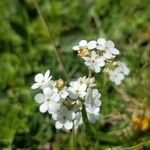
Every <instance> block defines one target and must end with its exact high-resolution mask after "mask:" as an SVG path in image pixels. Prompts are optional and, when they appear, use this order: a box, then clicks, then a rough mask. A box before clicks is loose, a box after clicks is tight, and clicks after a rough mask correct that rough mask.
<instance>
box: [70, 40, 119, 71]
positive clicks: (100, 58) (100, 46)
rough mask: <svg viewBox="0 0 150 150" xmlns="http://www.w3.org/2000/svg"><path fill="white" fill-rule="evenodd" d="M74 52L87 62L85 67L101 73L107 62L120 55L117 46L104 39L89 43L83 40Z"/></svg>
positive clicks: (75, 47) (74, 47) (74, 48)
mask: <svg viewBox="0 0 150 150" xmlns="http://www.w3.org/2000/svg"><path fill="white" fill-rule="evenodd" d="M73 50H75V51H77V52H78V55H79V56H81V57H82V58H83V59H84V60H85V65H86V66H88V67H89V69H91V70H92V71H93V72H96V73H99V72H100V71H101V68H102V67H104V66H105V64H106V62H107V61H108V60H110V59H113V58H115V57H116V55H119V53H120V52H119V51H118V50H117V49H116V48H115V44H114V43H113V42H112V41H110V40H108V41H107V40H106V39H104V38H99V39H97V40H92V41H89V42H87V41H86V40H81V41H80V42H79V44H78V45H76V46H73Z"/></svg>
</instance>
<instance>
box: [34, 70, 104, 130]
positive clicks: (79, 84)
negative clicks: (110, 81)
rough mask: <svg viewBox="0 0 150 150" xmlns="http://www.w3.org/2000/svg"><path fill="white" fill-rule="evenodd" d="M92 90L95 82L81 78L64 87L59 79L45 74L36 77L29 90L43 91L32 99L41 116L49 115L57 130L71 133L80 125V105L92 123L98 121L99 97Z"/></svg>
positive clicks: (96, 92)
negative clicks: (36, 104) (43, 114)
mask: <svg viewBox="0 0 150 150" xmlns="http://www.w3.org/2000/svg"><path fill="white" fill-rule="evenodd" d="M95 86H96V84H95V80H94V78H87V77H82V78H78V79H77V80H75V81H72V82H70V83H69V86H68V87H67V86H65V83H64V81H63V80H62V79H59V80H55V81H54V80H52V76H50V71H49V70H48V71H47V72H46V73H45V74H44V75H43V74H41V73H39V74H37V75H36V76H35V83H34V84H33V85H32V87H31V88H32V89H37V88H40V89H41V91H42V92H40V93H38V94H37V95H35V101H36V102H37V103H39V104H40V107H39V110H40V112H41V113H45V112H48V113H49V114H51V115H52V118H53V120H54V121H55V127H56V128H57V129H65V130H70V129H72V128H73V127H75V128H77V127H78V126H79V125H80V124H82V122H83V120H82V108H83V105H84V106H85V108H86V112H87V117H88V119H89V121H90V122H91V123H94V122H96V121H97V120H98V119H99V115H100V105H101V101H100V97H101V94H100V93H99V92H98V90H97V89H96V88H95Z"/></svg>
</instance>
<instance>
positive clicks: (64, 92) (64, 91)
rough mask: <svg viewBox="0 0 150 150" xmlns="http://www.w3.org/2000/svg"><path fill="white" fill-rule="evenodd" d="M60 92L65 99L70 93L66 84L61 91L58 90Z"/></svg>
mask: <svg viewBox="0 0 150 150" xmlns="http://www.w3.org/2000/svg"><path fill="white" fill-rule="evenodd" d="M58 93H59V95H60V97H61V98H62V99H65V98H66V97H67V96H68V95H69V93H68V91H67V87H66V86H65V87H64V88H63V89H62V90H61V91H58Z"/></svg>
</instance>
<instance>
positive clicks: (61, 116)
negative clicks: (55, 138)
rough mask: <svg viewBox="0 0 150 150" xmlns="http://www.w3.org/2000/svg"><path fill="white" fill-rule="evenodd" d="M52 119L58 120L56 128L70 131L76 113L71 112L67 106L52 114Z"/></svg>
mask: <svg viewBox="0 0 150 150" xmlns="http://www.w3.org/2000/svg"><path fill="white" fill-rule="evenodd" d="M52 118H53V119H54V120H56V123H55V127H56V128H57V129H66V130H70V129H72V127H73V119H74V118H75V113H74V112H71V111H69V110H68V109H67V108H66V107H65V106H61V107H60V109H59V110H58V111H57V112H56V113H54V114H52Z"/></svg>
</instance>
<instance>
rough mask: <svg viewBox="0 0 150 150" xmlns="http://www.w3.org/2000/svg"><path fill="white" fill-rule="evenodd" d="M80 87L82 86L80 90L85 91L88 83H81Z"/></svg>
mask: <svg viewBox="0 0 150 150" xmlns="http://www.w3.org/2000/svg"><path fill="white" fill-rule="evenodd" d="M79 88H80V91H85V90H86V88H87V85H86V84H81V85H80V87H79Z"/></svg>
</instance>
